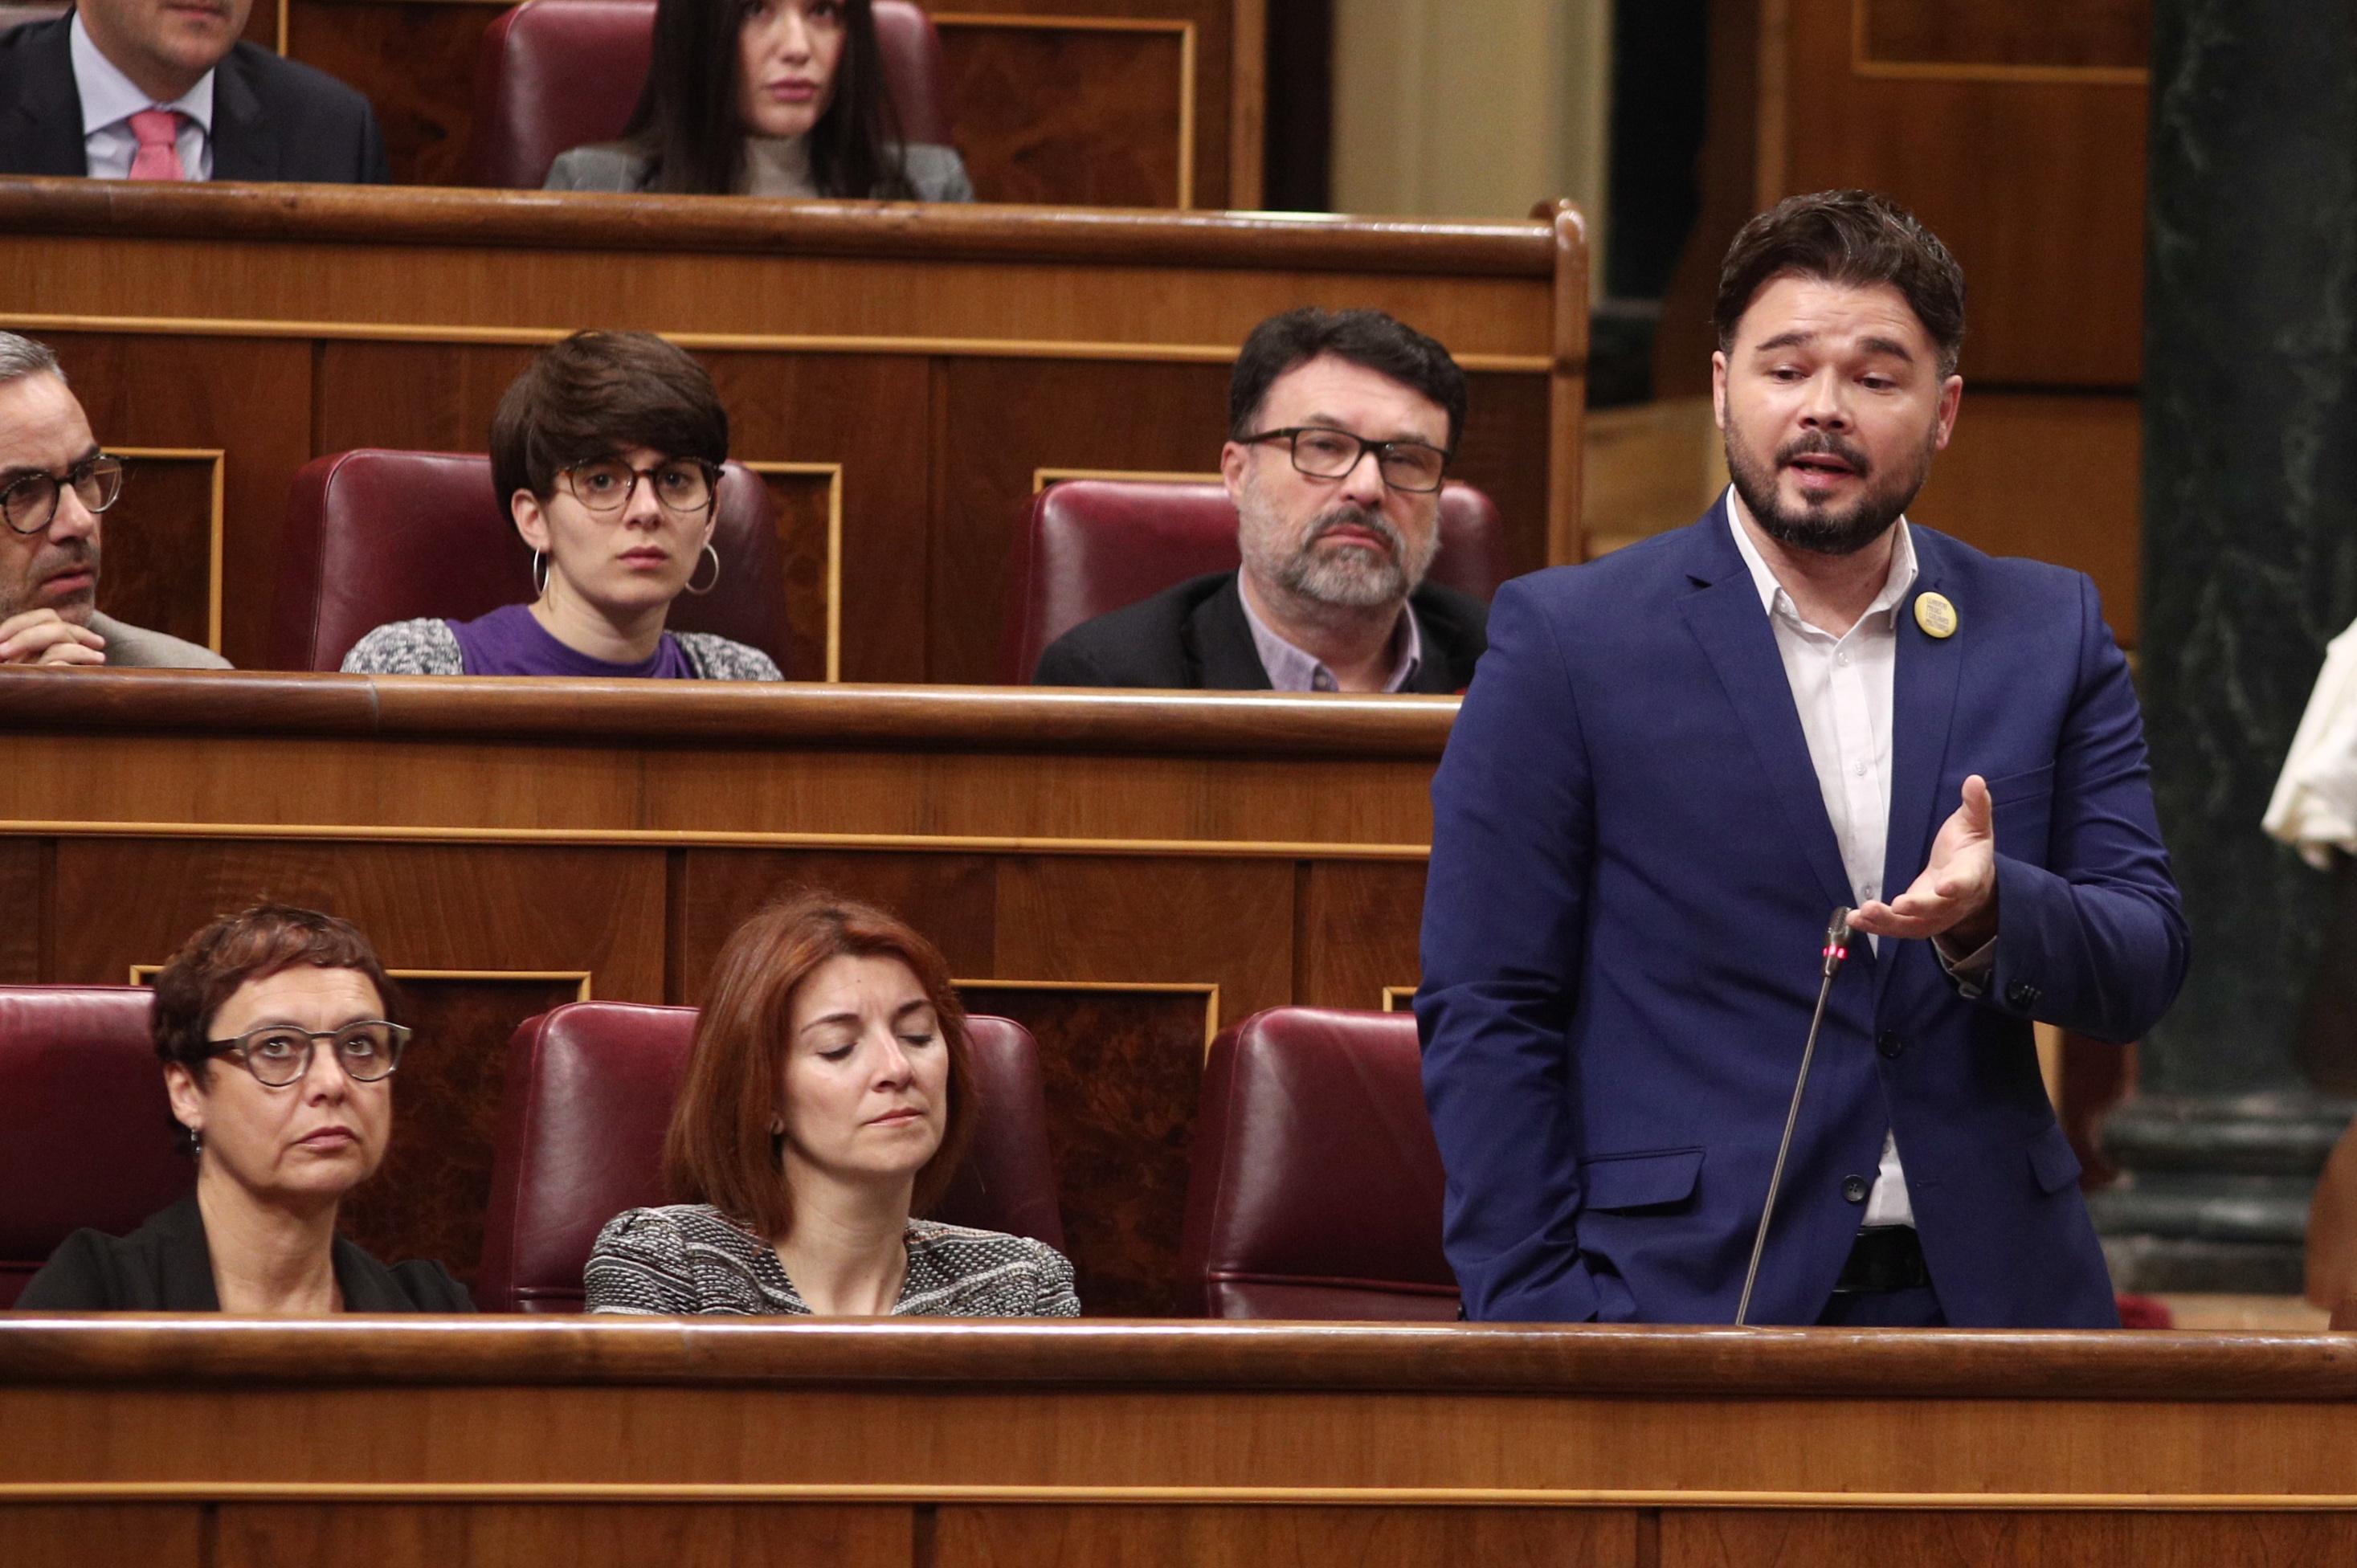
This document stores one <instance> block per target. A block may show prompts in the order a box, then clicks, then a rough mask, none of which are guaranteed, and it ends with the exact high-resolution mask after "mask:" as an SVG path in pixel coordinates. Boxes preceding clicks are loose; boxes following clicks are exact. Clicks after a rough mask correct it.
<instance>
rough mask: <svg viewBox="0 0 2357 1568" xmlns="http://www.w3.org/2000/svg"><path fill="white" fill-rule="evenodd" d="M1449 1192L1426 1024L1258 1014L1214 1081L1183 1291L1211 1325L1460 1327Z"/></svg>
mask: <svg viewBox="0 0 2357 1568" xmlns="http://www.w3.org/2000/svg"><path fill="white" fill-rule="evenodd" d="M1443 1181H1444V1177H1443V1176H1442V1173H1441V1167H1440V1149H1439V1147H1438V1145H1437V1144H1435V1143H1434V1142H1433V1137H1432V1123H1431V1122H1430V1121H1429V1120H1428V1119H1427V1118H1426V1114H1425V1109H1424V1082H1423V1077H1422V1072H1421V1068H1420V1064H1419V1057H1418V1052H1417V1047H1416V1039H1415V1018H1414V1017H1413V1016H1411V1015H1408V1014H1405V1013H1347V1012H1340V1011H1336V1010H1332V1009H1327V1008H1316V1007H1276V1008H1272V1009H1270V1010H1269V1011H1267V1012H1265V1013H1255V1014H1254V1015H1252V1016H1251V1017H1249V1018H1246V1019H1245V1020H1244V1021H1243V1023H1241V1024H1239V1025H1237V1026H1234V1027H1233V1028H1232V1029H1228V1030H1225V1031H1224V1032H1222V1034H1221V1036H1220V1037H1219V1038H1218V1039H1216V1040H1214V1041H1212V1042H1211V1059H1210V1061H1209V1062H1208V1063H1207V1064H1206V1065H1205V1068H1204V1072H1203V1089H1202V1097H1201V1099H1200V1101H1199V1102H1198V1106H1197V1109H1196V1112H1195V1144H1194V1149H1193V1152H1192V1155H1191V1156H1190V1161H1189V1171H1188V1176H1187V1218H1186V1225H1185V1230H1184V1231H1183V1234H1182V1239H1181V1240H1180V1243H1179V1267H1180V1277H1181V1278H1182V1279H1184V1280H1185V1281H1186V1282H1187V1288H1188V1290H1189V1293H1190V1294H1191V1293H1192V1292H1193V1291H1194V1290H1195V1289H1196V1288H1197V1286H1198V1284H1199V1283H1200V1290H1201V1295H1200V1298H1199V1299H1200V1305H1201V1308H1202V1311H1203V1312H1204V1314H1205V1315H1206V1316H1211V1317H1285V1318H1329V1319H1331V1318H1357V1319H1365V1318H1383V1319H1405V1320H1412V1321H1429V1320H1447V1319H1452V1318H1454V1317H1455V1316H1457V1302H1458V1293H1457V1279H1456V1276H1455V1275H1453V1274H1452V1273H1449V1270H1448V1259H1447V1258H1446V1257H1444V1256H1443V1255H1442V1253H1441V1250H1440V1198H1441V1187H1442V1184H1443ZM1190 1305H1191V1303H1190Z"/></svg>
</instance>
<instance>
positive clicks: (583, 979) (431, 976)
mask: <svg viewBox="0 0 2357 1568" xmlns="http://www.w3.org/2000/svg"><path fill="white" fill-rule="evenodd" d="M163 967H164V966H163V965H162V964H160V963H135V964H133V965H132V966H131V983H132V984H134V985H145V984H146V983H148V982H149V981H151V980H153V979H155V978H156V973H157V972H158V971H160V970H161V969H162V968H163ZM385 973H386V974H388V975H390V976H392V977H393V979H395V980H500V981H506V980H569V981H572V982H573V983H574V996H573V1000H575V1001H576V1002H588V1001H591V1000H594V999H593V998H592V997H591V995H590V993H589V982H590V978H591V976H590V972H589V971H587V970H586V969H388V970H386V971H385Z"/></svg>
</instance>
